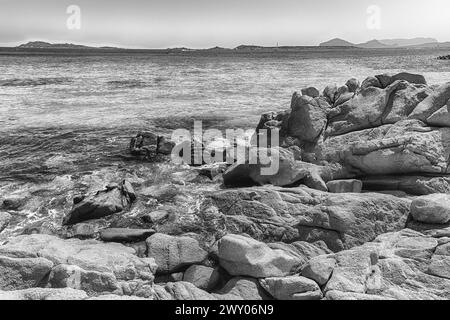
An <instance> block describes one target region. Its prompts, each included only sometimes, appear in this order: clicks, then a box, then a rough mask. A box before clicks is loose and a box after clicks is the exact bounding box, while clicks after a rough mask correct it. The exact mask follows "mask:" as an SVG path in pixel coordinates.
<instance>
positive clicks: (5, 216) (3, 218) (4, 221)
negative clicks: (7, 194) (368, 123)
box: [0, 211, 11, 232]
mask: <svg viewBox="0 0 450 320" xmlns="http://www.w3.org/2000/svg"><path fill="white" fill-rule="evenodd" d="M10 221H11V215H10V214H9V213H7V212H1V211H0V232H2V231H3V230H4V229H5V228H6V227H7V226H8V225H9V222H10Z"/></svg>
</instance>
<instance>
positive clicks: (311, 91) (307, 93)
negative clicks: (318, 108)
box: [302, 87, 320, 98]
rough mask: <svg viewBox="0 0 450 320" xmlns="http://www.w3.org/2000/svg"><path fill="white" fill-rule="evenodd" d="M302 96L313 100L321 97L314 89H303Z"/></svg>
mask: <svg viewBox="0 0 450 320" xmlns="http://www.w3.org/2000/svg"><path fill="white" fill-rule="evenodd" d="M302 95H303V96H308V97H311V98H317V97H318V96H320V92H319V90H317V89H316V88H314V87H307V88H303V89H302Z"/></svg>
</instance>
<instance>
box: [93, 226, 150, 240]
mask: <svg viewBox="0 0 450 320" xmlns="http://www.w3.org/2000/svg"><path fill="white" fill-rule="evenodd" d="M154 233H155V230H153V229H129V228H108V229H103V230H101V231H100V239H102V240H103V241H105V242H138V241H142V240H145V239H147V238H148V237H150V236H151V235H152V234H154Z"/></svg>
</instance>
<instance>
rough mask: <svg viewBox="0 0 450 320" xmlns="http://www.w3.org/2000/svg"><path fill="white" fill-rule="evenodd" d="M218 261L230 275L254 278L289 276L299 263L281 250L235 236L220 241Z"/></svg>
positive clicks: (227, 236) (228, 236) (230, 235)
mask: <svg viewBox="0 0 450 320" xmlns="http://www.w3.org/2000/svg"><path fill="white" fill-rule="evenodd" d="M219 261H220V265H221V266H222V267H223V268H224V269H225V270H227V272H228V273H229V274H230V275H234V276H250V277H254V278H265V277H278V276H285V275H289V274H291V273H293V272H295V270H296V268H297V267H298V265H299V263H300V261H299V259H297V258H296V257H294V256H292V255H290V254H288V253H286V252H284V251H282V250H278V249H275V250H274V249H271V248H270V247H269V246H267V245H266V244H264V243H262V242H258V241H256V240H254V239H252V238H249V237H244V236H241V235H235V234H229V235H226V236H225V237H223V238H222V239H220V241H219Z"/></svg>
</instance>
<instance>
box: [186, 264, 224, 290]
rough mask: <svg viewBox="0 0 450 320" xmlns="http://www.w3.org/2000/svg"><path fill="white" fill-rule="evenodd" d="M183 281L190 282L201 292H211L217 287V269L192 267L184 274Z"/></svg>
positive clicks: (200, 266) (199, 266)
mask: <svg viewBox="0 0 450 320" xmlns="http://www.w3.org/2000/svg"><path fill="white" fill-rule="evenodd" d="M183 281H185V282H190V283H192V284H193V285H195V286H196V287H197V288H200V289H202V290H206V291H211V290H212V289H214V288H215V287H216V286H217V285H218V283H219V281H220V274H219V272H218V271H217V269H214V268H211V267H207V266H202V265H192V266H190V267H189V268H187V270H186V271H185V272H184V275H183Z"/></svg>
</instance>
